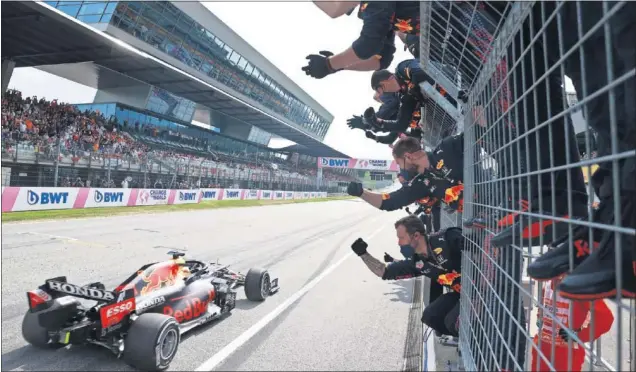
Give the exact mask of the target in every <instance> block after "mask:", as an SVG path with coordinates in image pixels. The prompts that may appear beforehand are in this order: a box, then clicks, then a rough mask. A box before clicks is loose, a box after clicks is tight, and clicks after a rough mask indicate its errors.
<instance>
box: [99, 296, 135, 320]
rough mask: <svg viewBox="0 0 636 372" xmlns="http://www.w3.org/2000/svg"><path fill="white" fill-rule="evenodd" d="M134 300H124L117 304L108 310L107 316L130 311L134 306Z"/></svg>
mask: <svg viewBox="0 0 636 372" xmlns="http://www.w3.org/2000/svg"><path fill="white" fill-rule="evenodd" d="M134 306H135V305H134V301H131V300H128V301H126V302H122V303H121V304H117V305H115V306H113V307H111V308H110V309H108V310H107V311H106V316H107V317H109V318H110V317H111V316H116V315H118V314H121V313H129V312H131V311H132V310H133V308H134Z"/></svg>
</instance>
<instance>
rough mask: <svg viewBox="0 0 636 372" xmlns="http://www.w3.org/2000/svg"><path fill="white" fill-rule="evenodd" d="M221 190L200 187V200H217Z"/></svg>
mask: <svg viewBox="0 0 636 372" xmlns="http://www.w3.org/2000/svg"><path fill="white" fill-rule="evenodd" d="M220 196H221V191H220V190H219V189H201V200H202V201H203V200H219V197H220Z"/></svg>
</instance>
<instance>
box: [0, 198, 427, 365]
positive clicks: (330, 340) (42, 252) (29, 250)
mask: <svg viewBox="0 0 636 372" xmlns="http://www.w3.org/2000/svg"><path fill="white" fill-rule="evenodd" d="M403 215H404V212H402V213H400V212H399V211H398V212H395V213H386V212H380V211H376V210H374V209H373V208H371V207H370V206H368V205H366V203H364V202H361V201H354V200H351V201H349V200H347V201H334V202H323V203H307V204H295V205H280V206H268V207H256V208H236V209H224V210H207V211H205V210H203V211H188V212H174V213H161V214H149V215H128V216H116V217H110V218H91V219H83V220H66V221H59V220H58V221H50V222H33V223H16V224H4V225H3V226H2V263H3V265H2V277H3V279H4V280H3V281H2V370H22V371H34V370H38V371H53V370H67V371H69V370H84V371H85V370H102V371H106V370H108V371H123V370H131V368H130V367H128V366H127V365H125V364H124V363H123V361H120V360H117V359H115V357H114V356H113V355H112V354H111V353H110V352H109V351H107V350H105V349H103V348H100V347H97V346H80V347H71V348H70V349H61V350H57V351H43V350H39V349H35V348H33V347H31V346H30V345H27V344H26V342H25V341H24V340H23V338H22V335H21V329H20V326H21V321H22V316H23V314H24V312H25V311H26V308H27V304H26V296H25V294H24V293H25V291H27V290H30V289H33V288H35V287H37V286H38V285H40V284H42V283H43V280H44V279H46V278H50V277H54V276H58V275H66V276H67V277H68V280H69V281H71V282H73V283H78V284H86V283H89V282H92V281H96V280H101V281H102V282H104V283H105V284H106V286H107V287H112V286H114V285H116V284H117V283H118V282H120V281H121V280H123V279H124V278H125V277H127V276H128V275H129V274H130V273H132V272H134V270H136V269H137V268H138V267H139V266H141V265H142V264H144V263H147V262H150V261H155V260H162V259H165V258H166V257H167V256H166V254H165V253H166V252H167V251H168V250H170V249H174V248H178V249H186V250H187V253H188V255H189V256H192V257H193V258H198V259H202V260H209V261H216V260H217V259H219V260H220V262H222V263H228V264H232V267H233V268H234V269H237V270H240V271H246V270H247V269H249V268H250V267H255V266H262V267H267V268H269V269H270V271H271V272H272V274H274V275H276V276H278V277H279V278H280V284H281V289H280V291H279V293H278V294H276V295H274V296H273V297H270V298H268V299H267V301H265V302H264V303H251V302H249V301H247V300H246V299H245V296H244V293H243V292H242V290H241V291H239V296H238V300H237V306H236V309H235V310H234V311H233V314H232V315H231V316H230V317H228V318H227V319H224V320H221V321H218V322H214V323H212V324H210V325H208V326H204V327H203V328H200V329H198V330H195V331H193V332H191V333H190V334H187V335H185V336H184V338H183V340H182V343H181V345H180V347H179V351H178V354H177V356H176V358H175V359H174V360H173V362H172V365H171V367H170V370H190V371H192V370H194V369H196V368H198V367H199V366H201V365H202V364H203V363H204V362H206V361H207V360H209V359H210V358H213V357H215V356H218V353H219V352H220V351H223V350H225V351H227V350H228V349H227V347H228V345H231V344H233V342H234V345H236V340H237V338H239V337H241V335H242V334H244V332H245V331H246V330H249V329H253V327H254V326H255V325H256V324H258V323H259V322H260V323H261V324H260V325H261V326H262V327H261V328H259V330H258V332H256V333H255V334H254V335H253V336H252V337H249V338H247V339H243V341H244V342H241V343H240V344H239V345H238V347H236V348H234V350H233V351H234V352H233V353H231V354H229V356H227V357H226V358H222V360H221V362H220V363H218V364H217V365H216V367H215V369H216V370H260V371H262V370H385V371H386V370H402V369H403V366H404V360H405V354H408V353H412V350H406V349H405V344H408V342H407V341H406V340H407V328H408V323H409V309H410V307H411V302H412V293H413V283H414V282H413V281H401V282H383V281H381V280H380V279H378V278H377V277H375V276H374V275H373V274H371V273H370V272H369V271H368V269H367V268H366V266H364V264H363V263H362V262H360V260H359V259H357V257H355V256H352V257H349V258H346V259H344V260H343V257H344V256H346V255H347V254H349V253H350V251H351V250H350V248H349V246H350V244H351V242H352V241H353V240H355V239H356V238H357V237H363V238H365V237H368V236H371V235H372V234H373V233H374V232H376V230H378V228H380V227H382V228H383V229H382V230H381V231H379V232H378V233H377V234H376V235H374V236H373V237H372V238H371V239H370V240H369V241H368V242H369V251H370V252H371V253H372V254H374V255H375V256H376V257H378V258H381V257H382V255H383V253H384V252H385V251H387V252H389V253H391V254H393V255H394V256H396V257H398V256H399V252H398V247H397V246H396V238H395V234H394V230H393V222H394V221H395V220H397V219H398V218H399V217H401V216H403ZM341 260H343V261H342V262H341V264H339V265H338V266H337V267H332V266H334V264H337V263H338V262H339V261H341ZM325 270H332V271H330V272H328V273H327V274H326V275H322V273H324V272H325ZM321 275H322V276H321ZM317 278H319V280H320V281H319V282H317V283H315V285H313V286H312V287H311V289H309V290H307V291H304V292H302V293H301V294H300V296H298V294H299V290H302V289H303V288H304V287H306V286H307V285H308V283H311V282H312V281H316V280H317ZM292 296H297V297H298V299H297V300H296V301H294V302H293V303H291V304H289V306H286V307H284V309H283V310H282V312H280V314H279V315H278V316H277V317H275V318H273V319H272V320H271V321H267V322H265V323H264V324H263V319H264V318H267V317H268V316H269V315H271V313H272V311H274V310H275V309H276V308H277V307H279V306H280V305H281V304H283V303H284V302H285V301H287V300H288V299H290V297H292ZM420 311H421V310H420ZM411 343H412V342H411ZM231 351H232V350H231Z"/></svg>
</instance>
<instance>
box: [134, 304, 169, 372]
mask: <svg viewBox="0 0 636 372" xmlns="http://www.w3.org/2000/svg"><path fill="white" fill-rule="evenodd" d="M180 339H181V333H180V331H179V324H178V323H177V321H176V319H175V318H174V317H171V316H168V315H164V314H156V313H146V314H141V315H140V316H139V317H138V318H137V319H135V321H133V322H132V324H131V326H130V329H129V330H128V335H127V336H126V340H125V344H124V346H125V347H124V355H123V359H124V361H125V362H126V363H127V364H129V365H130V366H132V367H135V368H137V369H140V370H142V371H163V370H165V369H167V368H168V367H169V366H170V362H172V359H173V358H174V356H175V355H176V354H177V350H178V349H179V341H180Z"/></svg>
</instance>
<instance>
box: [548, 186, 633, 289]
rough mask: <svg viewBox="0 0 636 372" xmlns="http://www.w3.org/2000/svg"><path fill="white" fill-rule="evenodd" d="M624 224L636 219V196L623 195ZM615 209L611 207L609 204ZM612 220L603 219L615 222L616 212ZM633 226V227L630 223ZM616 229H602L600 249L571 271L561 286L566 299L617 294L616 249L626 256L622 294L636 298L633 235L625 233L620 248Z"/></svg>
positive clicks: (622, 263) (608, 222) (624, 258)
mask: <svg viewBox="0 0 636 372" xmlns="http://www.w3.org/2000/svg"><path fill="white" fill-rule="evenodd" d="M622 199H623V203H621V204H622V205H623V211H622V218H621V222H622V226H630V224H631V223H632V222H633V221H634V217H633V214H634V213H636V209H635V208H634V205H635V204H636V203H635V201H634V197H633V196H632V197H623V198H622ZM608 207H610V208H607V209H613V208H611V206H608ZM608 214H611V215H612V216H611V220H605V221H602V222H603V223H604V224H607V225H612V224H613V222H614V218H613V213H608ZM630 227H634V226H630ZM614 234H615V233H614V232H613V231H610V230H605V231H603V235H602V238H601V241H600V242H599V249H598V250H595V251H593V252H592V254H590V256H589V257H588V258H587V259H585V260H584V261H583V262H582V263H581V264H580V265H579V266H578V267H577V268H576V269H574V271H572V273H571V274H569V275H568V276H567V277H565V279H563V281H562V282H561V284H560V285H559V287H558V289H559V291H561V295H562V296H563V297H564V298H568V299H571V300H580V301H593V300H599V299H603V298H609V297H614V296H616V294H617V292H618V291H617V289H616V250H617V249H621V250H622V253H623V259H622V260H621V263H620V264H621V266H622V267H621V269H622V270H621V272H622V275H621V276H622V288H621V295H623V296H624V297H627V298H636V270H634V267H633V265H634V263H633V256H632V255H633V249H634V244H635V243H636V242H635V241H634V240H635V239H634V235H632V234H622V241H621V247H616V246H615V240H614Z"/></svg>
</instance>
